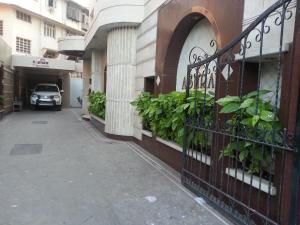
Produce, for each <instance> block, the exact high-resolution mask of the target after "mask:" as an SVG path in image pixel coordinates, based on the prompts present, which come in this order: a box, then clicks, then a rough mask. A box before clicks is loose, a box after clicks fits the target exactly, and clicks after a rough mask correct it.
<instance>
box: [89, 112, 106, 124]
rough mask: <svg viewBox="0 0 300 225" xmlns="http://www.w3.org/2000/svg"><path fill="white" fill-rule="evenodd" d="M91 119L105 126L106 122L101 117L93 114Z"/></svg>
mask: <svg viewBox="0 0 300 225" xmlns="http://www.w3.org/2000/svg"><path fill="white" fill-rule="evenodd" d="M91 117H92V118H93V119H95V120H97V121H98V122H100V123H103V124H105V120H103V119H101V118H100V117H98V116H95V115H93V114H91Z"/></svg>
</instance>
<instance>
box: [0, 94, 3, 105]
mask: <svg viewBox="0 0 300 225" xmlns="http://www.w3.org/2000/svg"><path fill="white" fill-rule="evenodd" d="M3 105H4V97H3V96H2V95H0V106H3Z"/></svg>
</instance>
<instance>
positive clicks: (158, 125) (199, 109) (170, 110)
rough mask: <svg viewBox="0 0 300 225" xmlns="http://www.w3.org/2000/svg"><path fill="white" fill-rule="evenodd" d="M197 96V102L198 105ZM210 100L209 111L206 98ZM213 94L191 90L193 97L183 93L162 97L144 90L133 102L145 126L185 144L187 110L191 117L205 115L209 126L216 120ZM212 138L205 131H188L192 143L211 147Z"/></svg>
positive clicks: (166, 138) (164, 136)
mask: <svg viewBox="0 0 300 225" xmlns="http://www.w3.org/2000/svg"><path fill="white" fill-rule="evenodd" d="M195 99H196V102H197V104H195ZM205 99H206V106H205V109H206V110H205V111H204V110H203V108H204V102H205V101H204V100H205ZM213 99H214V94H213V93H207V94H206V95H205V94H204V93H203V92H199V91H198V92H191V95H190V97H189V98H187V99H186V94H185V93H182V92H172V93H169V94H161V95H159V97H158V98H154V97H151V95H150V94H149V93H142V94H141V95H140V96H139V97H138V98H137V99H136V100H135V101H134V102H132V105H133V106H135V107H136V110H137V111H138V113H139V115H140V116H141V118H142V120H143V124H144V128H145V129H148V130H151V131H152V132H153V133H154V134H155V135H156V136H158V137H161V138H163V139H165V140H170V141H174V142H176V143H178V144H180V145H183V136H184V118H185V113H187V114H188V116H189V117H195V116H204V118H205V119H204V121H205V124H206V126H210V125H211V123H212V121H213V116H212V110H213ZM211 141H212V138H211V137H210V136H209V135H206V134H204V133H203V132H201V131H197V132H193V130H192V129H190V130H189V133H188V145H191V144H194V145H202V146H205V147H206V148H209V147H210V146H211Z"/></svg>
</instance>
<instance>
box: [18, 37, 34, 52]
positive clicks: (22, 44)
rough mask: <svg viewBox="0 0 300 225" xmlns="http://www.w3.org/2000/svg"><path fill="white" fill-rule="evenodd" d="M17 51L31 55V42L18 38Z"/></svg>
mask: <svg viewBox="0 0 300 225" xmlns="http://www.w3.org/2000/svg"><path fill="white" fill-rule="evenodd" d="M16 51H17V52H21V53H25V54H30V52H31V41H30V40H27V39H25V38H20V37H17V42H16Z"/></svg>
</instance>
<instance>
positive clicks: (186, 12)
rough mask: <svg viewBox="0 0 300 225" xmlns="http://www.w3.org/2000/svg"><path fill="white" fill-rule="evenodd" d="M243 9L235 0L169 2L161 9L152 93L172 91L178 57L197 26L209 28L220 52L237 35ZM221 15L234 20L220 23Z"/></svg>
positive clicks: (222, 18) (174, 85)
mask: <svg viewBox="0 0 300 225" xmlns="http://www.w3.org/2000/svg"><path fill="white" fill-rule="evenodd" d="M243 8H244V2H243V1H239V0H233V1H232V0H209V1H208V0H186V1H180V0H173V1H171V2H170V3H169V4H166V5H165V6H164V7H162V8H161V9H160V10H159V15H158V34H157V48H156V68H155V69H156V82H155V85H156V86H155V93H156V94H159V93H168V92H171V91H175V90H176V84H177V79H176V77H177V71H178V65H179V62H180V55H181V52H182V50H183V47H184V44H185V42H186V40H187V38H188V37H189V35H190V34H191V32H192V30H193V29H194V28H195V27H197V24H198V23H201V21H206V22H207V24H209V25H210V28H211V30H213V31H214V33H215V41H216V43H217V44H218V47H219V48H222V47H224V46H225V45H226V44H227V43H229V42H230V41H231V40H232V39H233V38H234V37H235V36H237V35H238V34H239V33H240V32H241V30H242V19H243ZM221 12H223V13H221ZM224 12H226V14H231V15H233V14H234V15H235V17H232V16H230V17H226V19H224ZM199 26H200V25H199ZM180 70H182V69H180Z"/></svg>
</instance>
